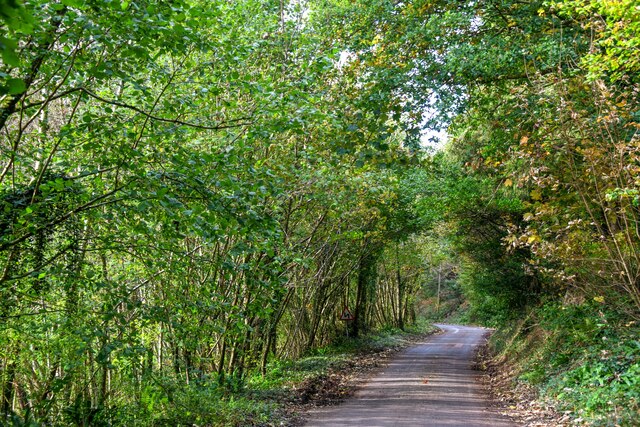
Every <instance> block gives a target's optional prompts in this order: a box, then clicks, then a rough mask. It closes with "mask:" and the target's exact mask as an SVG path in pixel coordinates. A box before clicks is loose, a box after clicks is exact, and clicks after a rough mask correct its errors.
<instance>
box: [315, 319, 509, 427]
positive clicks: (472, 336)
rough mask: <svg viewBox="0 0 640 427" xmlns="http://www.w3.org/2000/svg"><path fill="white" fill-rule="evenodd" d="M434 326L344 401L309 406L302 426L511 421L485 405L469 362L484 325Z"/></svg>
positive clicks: (490, 426)
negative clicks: (437, 332)
mask: <svg viewBox="0 0 640 427" xmlns="http://www.w3.org/2000/svg"><path fill="white" fill-rule="evenodd" d="M436 326H438V327H439V328H441V329H443V330H444V333H443V334H440V335H435V336H431V337H429V338H428V340H427V341H425V342H424V343H422V344H419V345H417V346H414V347H411V348H409V349H407V350H404V351H403V352H402V353H400V354H399V355H398V356H396V357H395V358H394V359H393V360H392V361H391V363H390V364H389V366H387V367H386V368H385V369H384V371H382V372H381V373H380V374H378V375H377V376H376V377H374V378H372V379H371V380H370V381H369V382H368V383H367V384H366V385H365V386H363V387H362V389H360V390H359V391H358V392H357V393H356V394H355V396H354V397H352V398H351V399H349V400H347V401H346V402H345V403H344V404H342V405H339V406H333V407H325V408H319V409H317V410H313V411H311V412H310V414H309V417H310V419H309V421H308V422H307V424H306V426H308V427H320V426H332V427H336V426H362V427H364V426H366V427H378V426H459V427H463V426H464V427H507V426H515V424H514V423H513V422H512V421H510V420H509V419H508V418H506V417H504V416H502V415H500V414H499V413H497V412H496V411H494V410H492V409H491V408H490V404H489V402H488V397H487V396H486V395H485V393H486V392H485V391H484V389H483V387H482V386H481V384H480V383H479V381H478V377H479V373H478V372H476V371H474V370H473V369H472V367H471V364H472V362H473V357H474V350H475V348H476V347H477V346H478V345H479V344H481V342H482V340H483V336H484V334H485V333H486V330H485V329H483V328H474V327H468V326H459V325H436Z"/></svg>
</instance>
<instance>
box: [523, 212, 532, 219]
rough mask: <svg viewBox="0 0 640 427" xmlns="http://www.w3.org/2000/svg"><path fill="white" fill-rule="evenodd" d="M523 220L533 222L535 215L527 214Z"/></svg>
mask: <svg viewBox="0 0 640 427" xmlns="http://www.w3.org/2000/svg"><path fill="white" fill-rule="evenodd" d="M522 219H524V220H525V221H531V220H532V219H533V214H532V213H531V212H527V213H526V214H524V216H523V217H522Z"/></svg>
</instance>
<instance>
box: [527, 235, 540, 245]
mask: <svg viewBox="0 0 640 427" xmlns="http://www.w3.org/2000/svg"><path fill="white" fill-rule="evenodd" d="M539 241H540V237H539V236H537V235H536V234H534V235H533V236H529V238H528V239H527V243H528V244H532V243H536V242H539Z"/></svg>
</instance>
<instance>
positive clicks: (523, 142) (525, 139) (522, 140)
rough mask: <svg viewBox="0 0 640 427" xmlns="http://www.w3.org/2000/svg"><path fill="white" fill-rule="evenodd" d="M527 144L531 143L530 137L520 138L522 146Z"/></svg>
mask: <svg viewBox="0 0 640 427" xmlns="http://www.w3.org/2000/svg"><path fill="white" fill-rule="evenodd" d="M527 142H529V137H528V136H527V135H524V136H523V137H522V138H520V144H526V143H527Z"/></svg>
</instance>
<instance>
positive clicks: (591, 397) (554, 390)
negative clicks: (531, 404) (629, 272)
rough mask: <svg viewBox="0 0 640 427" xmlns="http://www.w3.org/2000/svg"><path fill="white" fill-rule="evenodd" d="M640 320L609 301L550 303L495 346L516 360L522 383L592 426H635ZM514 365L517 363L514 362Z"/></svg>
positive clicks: (501, 335)
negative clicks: (627, 314)
mask: <svg viewBox="0 0 640 427" xmlns="http://www.w3.org/2000/svg"><path fill="white" fill-rule="evenodd" d="M638 332H640V331H639V330H638V325H637V322H635V321H633V320H629V319H628V318H627V317H625V316H623V315H621V314H620V313H617V312H615V311H612V310H611V307H609V306H608V305H607V302H606V299H604V298H597V299H596V300H592V301H584V302H579V303H571V304H559V303H556V302H549V303H547V304H545V305H543V306H540V307H538V308H534V309H533V310H532V311H531V312H530V313H529V314H528V318H527V320H526V321H524V322H520V323H519V326H518V327H517V328H513V329H512V330H511V331H510V332H507V333H498V334H496V335H495V336H494V337H493V338H492V345H493V346H494V348H495V350H496V351H497V352H498V353H502V354H506V355H509V356H510V358H511V359H512V360H513V361H516V365H515V368H516V369H517V371H518V372H520V376H519V379H520V380H521V381H525V382H528V383H530V384H532V385H535V386H536V387H537V388H538V389H539V390H540V393H541V398H543V399H548V400H549V401H550V402H553V404H554V405H556V407H557V408H558V409H559V410H564V411H569V412H570V413H571V414H572V416H573V417H574V418H581V419H583V420H585V421H587V422H588V423H589V425H611V423H616V424H618V425H633V424H634V422H635V420H636V418H637V412H638V409H639V403H638V399H639V396H638V368H639V366H638V360H639V357H640V342H639V341H638ZM512 363H513V362H512Z"/></svg>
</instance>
